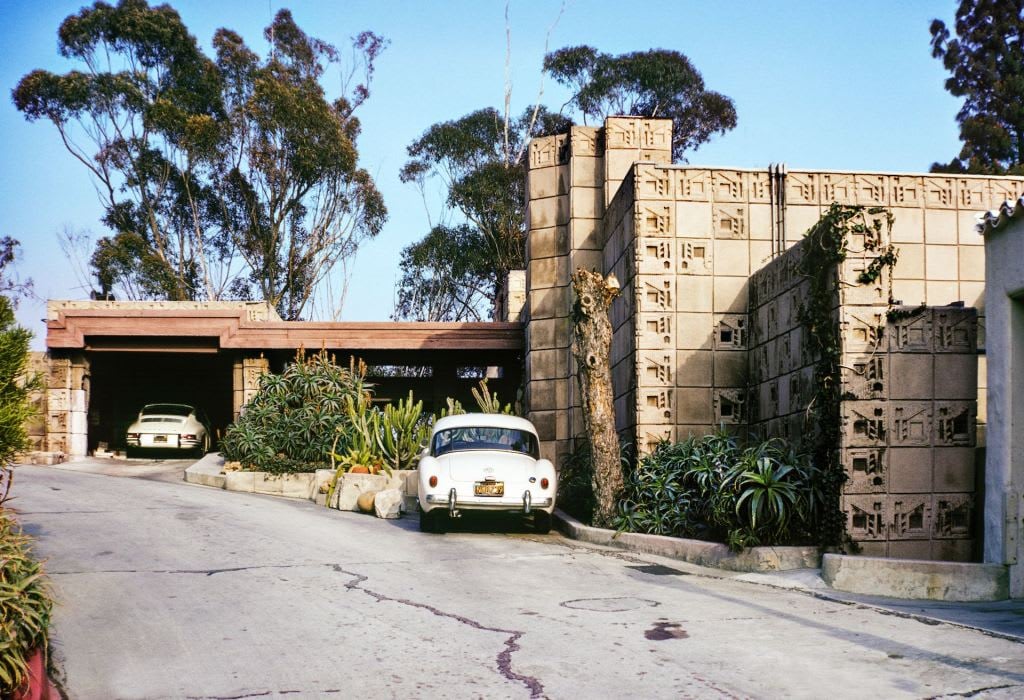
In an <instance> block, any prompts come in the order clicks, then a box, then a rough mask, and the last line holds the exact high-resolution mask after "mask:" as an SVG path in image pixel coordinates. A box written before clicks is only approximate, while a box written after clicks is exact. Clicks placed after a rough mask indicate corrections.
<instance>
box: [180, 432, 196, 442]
mask: <svg viewBox="0 0 1024 700" xmlns="http://www.w3.org/2000/svg"><path fill="white" fill-rule="evenodd" d="M181 439H182V440H195V439H196V436H195V435H192V434H191V433H187V434H185V435H182V436H181Z"/></svg>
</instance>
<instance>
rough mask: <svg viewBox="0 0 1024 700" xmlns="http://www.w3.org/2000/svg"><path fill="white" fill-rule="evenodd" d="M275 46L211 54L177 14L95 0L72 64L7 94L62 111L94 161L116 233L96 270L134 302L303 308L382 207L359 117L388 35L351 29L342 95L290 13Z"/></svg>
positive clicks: (68, 30)
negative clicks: (326, 85)
mask: <svg viewBox="0 0 1024 700" xmlns="http://www.w3.org/2000/svg"><path fill="white" fill-rule="evenodd" d="M265 36H266V38H267V41H268V43H269V51H268V55H267V57H266V58H263V59H261V58H259V57H258V56H257V54H256V53H255V52H253V51H252V50H251V49H249V48H248V47H247V46H246V45H245V43H244V42H243V41H242V39H241V37H239V36H238V35H237V34H236V33H234V32H232V31H230V30H226V29H221V30H219V31H218V32H217V33H216V36H215V37H214V47H215V50H216V60H213V59H211V58H209V57H208V56H206V55H205V54H204V53H203V51H202V50H201V48H200V47H199V46H198V44H197V42H196V39H195V37H193V36H192V35H190V34H189V33H188V30H187V28H186V27H185V25H184V23H183V22H182V21H181V18H180V17H179V15H178V13H177V12H176V11H175V10H173V9H172V8H171V7H169V6H167V5H159V6H155V7H150V6H149V5H148V4H147V3H146V2H145V0H121V1H120V2H119V3H118V4H117V5H109V4H107V3H104V2H96V3H95V4H94V5H92V6H91V7H86V8H84V9H82V10H81V11H80V12H79V13H77V14H75V15H71V16H69V17H68V18H66V19H65V20H64V22H63V23H62V24H61V26H60V29H59V31H58V39H59V43H58V46H59V50H60V53H61V55H62V56H64V57H65V58H68V59H70V60H72V61H74V62H75V63H76V67H75V69H73V70H71V71H69V72H68V73H65V74H63V75H58V74H55V73H51V72H49V71H44V70H35V71H32V72H31V73H29V74H28V75H26V76H25V77H23V78H22V80H21V81H20V82H19V84H18V86H17V87H16V88H15V89H14V91H13V99H14V102H15V105H16V106H17V108H18V109H19V110H21V111H22V112H23V113H24V114H25V116H26V118H27V119H29V120H31V121H35V120H39V119H45V120H48V121H50V122H51V123H53V124H54V125H55V126H56V128H57V130H58V133H59V135H60V137H61V139H62V142H63V143H64V145H65V147H66V148H67V150H68V151H69V152H70V153H71V155H72V156H73V157H74V158H75V159H77V160H78V161H79V162H80V163H81V164H82V165H83V166H84V167H85V168H86V169H87V171H88V172H89V174H90V176H91V178H92V181H93V183H94V185H95V186H96V191H97V194H98V196H99V199H100V202H101V204H102V206H103V208H104V217H103V223H104V224H105V225H106V226H107V227H108V228H109V229H110V230H111V232H112V234H111V235H110V236H107V237H104V238H101V239H100V240H99V241H98V242H97V245H96V248H95V250H94V252H93V255H92V258H91V267H92V269H93V273H94V275H95V277H96V281H97V283H98V285H99V286H100V288H101V290H102V291H105V292H106V291H110V290H111V289H116V290H117V291H118V292H119V293H120V294H121V295H123V296H126V297H128V298H165V299H213V300H215V299H222V298H228V297H233V298H253V297H259V298H263V299H266V300H267V301H268V302H269V303H271V304H272V305H273V306H275V307H277V309H278V310H279V312H280V313H281V314H282V315H283V316H285V317H286V318H298V317H299V316H300V315H301V314H302V312H303V309H304V308H305V306H306V304H307V303H308V302H309V300H310V297H311V296H312V295H313V294H314V293H315V292H316V290H317V288H318V286H319V285H320V284H321V283H322V282H323V281H324V280H325V279H326V278H327V276H328V275H329V274H330V272H331V271H332V269H333V268H334V266H335V265H336V264H337V262H338V261H339V260H341V261H344V260H345V259H346V258H348V257H351V256H352V255H353V254H354V253H355V250H356V249H357V248H358V246H359V244H360V242H362V241H363V240H365V239H366V238H367V237H371V236H374V235H376V234H377V233H378V232H379V230H380V228H381V226H382V225H383V221H384V219H385V217H386V210H385V208H384V205H383V201H382V199H381V197H380V194H379V192H378V191H377V189H376V187H375V186H374V183H373V180H372V178H371V177H370V176H369V174H368V173H367V172H366V171H365V170H363V169H362V168H360V167H359V166H358V151H357V149H356V138H357V136H358V134H359V130H360V125H359V121H358V119H357V118H356V117H355V116H354V115H353V112H354V111H355V109H356V108H357V107H358V106H359V105H360V104H361V103H362V102H363V101H365V100H366V98H367V97H368V96H369V83H370V78H371V76H372V73H373V64H374V60H375V59H376V57H377V56H378V55H379V53H380V51H381V50H382V49H383V48H384V46H385V42H384V40H382V39H381V38H380V37H378V36H376V35H375V34H373V33H371V32H364V33H362V34H359V35H357V36H356V37H355V38H354V39H353V43H352V51H351V63H350V64H349V67H348V71H349V72H348V73H347V75H346V76H345V80H344V81H343V87H342V93H343V94H342V95H341V96H339V97H337V98H336V99H334V100H328V98H327V97H326V95H325V93H324V90H323V88H322V87H321V85H320V80H321V78H322V77H323V75H324V72H325V69H326V68H327V67H328V66H330V65H332V64H340V63H341V61H340V56H339V53H338V51H337V49H335V48H334V47H333V46H331V45H329V44H327V43H325V42H322V41H320V40H318V39H315V38H312V37H309V36H307V35H306V34H305V33H304V32H303V31H302V30H301V29H299V27H298V26H297V25H296V23H295V22H294V20H293V18H292V16H291V13H289V12H288V11H287V10H281V11H280V12H278V13H277V15H276V16H275V18H274V20H273V22H272V23H271V25H270V26H269V27H267V29H266V31H265Z"/></svg>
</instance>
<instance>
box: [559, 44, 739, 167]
mask: <svg viewBox="0 0 1024 700" xmlns="http://www.w3.org/2000/svg"><path fill="white" fill-rule="evenodd" d="M544 70H545V71H547V73H548V74H549V75H551V76H552V77H553V78H554V79H555V80H556V81H557V82H558V83H560V84H562V85H563V86H565V87H567V88H569V89H570V90H571V94H570V97H569V99H568V100H567V101H566V103H565V105H563V109H565V108H571V109H575V110H578V111H579V113H580V114H581V115H582V116H583V120H584V123H586V120H587V119H594V120H598V121H601V120H603V119H604V118H605V117H608V116H612V115H636V116H642V117H662V118H666V119H671V120H672V125H673V129H672V156H673V158H675V159H677V160H682V159H683V157H684V154H685V153H686V152H687V151H692V150H695V149H696V148H698V147H699V146H700V145H701V144H703V143H705V142H707V141H708V140H709V139H710V138H711V137H712V136H713V135H715V134H716V133H717V134H724V133H725V132H726V131H729V130H731V129H733V128H735V127H736V108H735V106H734V105H733V102H732V100H731V99H729V98H728V97H726V96H725V95H723V94H721V93H718V92H715V91H713V90H708V89H707V88H706V87H705V86H704V78H703V77H702V76H701V74H700V72H699V71H698V70H697V69H696V68H695V67H694V65H693V63H692V62H691V61H690V59H689V58H687V57H686V56H685V55H684V54H682V53H680V52H678V51H671V50H667V49H651V50H649V51H635V52H631V53H624V54H620V55H618V56H614V55H610V54H606V53H601V52H600V51H598V50H597V49H595V48H593V47H592V46H567V47H565V48H562V49H558V50H557V51H552V52H551V53H549V54H548V55H547V56H545V58H544Z"/></svg>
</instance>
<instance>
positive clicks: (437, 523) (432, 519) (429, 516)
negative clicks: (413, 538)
mask: <svg viewBox="0 0 1024 700" xmlns="http://www.w3.org/2000/svg"><path fill="white" fill-rule="evenodd" d="M447 517H448V515H447V514H446V513H445V512H444V511H443V510H441V509H440V508H435V509H434V510H432V511H430V512H429V513H425V512H424V511H423V509H422V508H421V509H420V532H434V533H437V534H441V533H443V532H444V530H445V527H444V520H445V518H447Z"/></svg>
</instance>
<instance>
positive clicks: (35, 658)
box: [11, 649, 60, 700]
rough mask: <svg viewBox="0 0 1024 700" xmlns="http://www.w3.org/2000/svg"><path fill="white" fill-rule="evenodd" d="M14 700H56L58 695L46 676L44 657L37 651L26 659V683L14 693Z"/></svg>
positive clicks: (39, 650)
mask: <svg viewBox="0 0 1024 700" xmlns="http://www.w3.org/2000/svg"><path fill="white" fill-rule="evenodd" d="M11 697H12V698H14V700H58V699H59V698H60V693H58V692H57V689H56V688H55V687H54V686H53V684H52V683H51V682H50V679H49V677H47V675H46V655H45V654H43V650H42V649H37V650H36V651H35V652H33V653H32V656H30V657H29V658H28V682H27V683H26V684H25V686H24V687H22V688H19V689H18V690H16V691H14V694H13V695H12V696H11Z"/></svg>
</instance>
